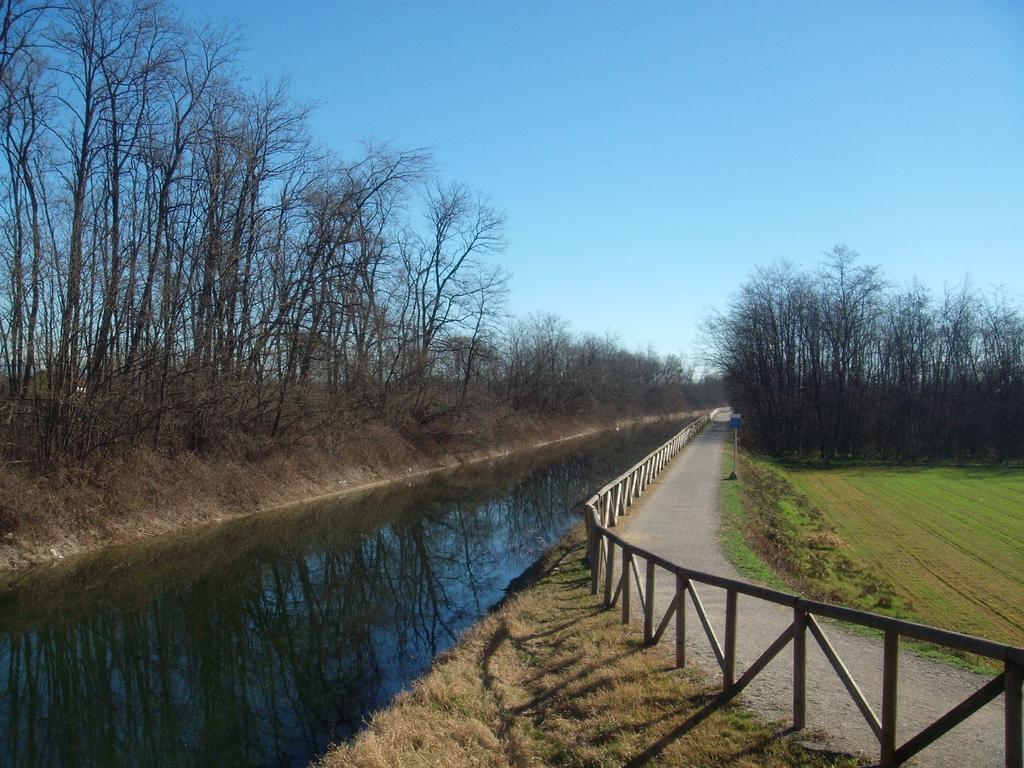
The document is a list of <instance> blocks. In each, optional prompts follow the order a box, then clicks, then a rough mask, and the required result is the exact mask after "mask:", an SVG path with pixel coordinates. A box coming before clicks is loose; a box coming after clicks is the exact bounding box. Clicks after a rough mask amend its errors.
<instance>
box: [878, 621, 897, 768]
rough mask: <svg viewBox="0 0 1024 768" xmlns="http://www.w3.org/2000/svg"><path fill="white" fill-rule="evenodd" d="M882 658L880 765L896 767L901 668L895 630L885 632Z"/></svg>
mask: <svg viewBox="0 0 1024 768" xmlns="http://www.w3.org/2000/svg"><path fill="white" fill-rule="evenodd" d="M883 654H884V655H883V657H882V733H881V736H880V737H879V740H880V741H881V743H882V749H881V759H880V761H879V762H880V764H881V765H882V767H883V768H890V766H894V765H896V693H897V687H898V686H897V683H898V678H899V668H900V636H899V633H898V632H896V631H895V630H893V629H887V630H885V650H884V651H883Z"/></svg>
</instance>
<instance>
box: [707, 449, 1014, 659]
mask: <svg viewBox="0 0 1024 768" xmlns="http://www.w3.org/2000/svg"><path fill="white" fill-rule="evenodd" d="M729 463H730V464H731V457H730V458H729ZM721 502H722V511H723V533H722V535H723V542H724V544H725V548H726V551H727V554H728V555H729V556H730V558H731V560H732V561H733V563H734V564H735V565H736V566H737V567H738V568H739V569H741V570H742V571H743V572H744V573H745V574H746V575H748V576H749V577H751V578H754V579H759V580H761V581H765V582H767V583H769V584H773V585H775V586H783V585H788V586H789V587H791V588H794V589H797V590H799V591H801V592H802V593H805V594H809V595H813V596H815V597H819V598H821V599H825V600H828V601H830V602H837V603H841V604H844V605H851V606H854V607H857V608H863V609H866V610H870V611H876V612H879V613H884V614H888V615H891V616H898V617H902V618H907V619H911V620H914V621H920V622H923V623H926V624H932V625H934V626H938V627H943V628H946V629H952V630H955V631H958V632H966V633H968V634H974V635H980V636H982V637H988V638H991V639H993V640H999V641H1002V642H1006V643H1012V644H1015V645H1024V568H1022V563H1024V516H1022V515H1021V514H1020V510H1021V508H1022V507H1024V471H1022V470H1020V469H1004V468H994V467H928V468H917V467H863V466H857V467H838V468H836V467H833V468H821V467H815V466H813V465H811V466H794V465H786V466H783V465H780V464H778V463H775V462H770V461H766V460H763V459H758V458H755V457H752V456H750V455H749V454H743V455H741V466H740V482H739V483H727V484H724V487H723V491H722V498H721ZM940 655H944V654H940ZM975 664H976V661H972V662H970V663H969V665H971V666H973V665H975Z"/></svg>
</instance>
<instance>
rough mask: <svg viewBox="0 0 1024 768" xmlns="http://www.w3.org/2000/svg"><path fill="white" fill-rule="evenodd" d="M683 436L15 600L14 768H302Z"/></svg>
mask: <svg viewBox="0 0 1024 768" xmlns="http://www.w3.org/2000/svg"><path fill="white" fill-rule="evenodd" d="M671 432H672V430H671V429H670V428H666V427H651V428H647V429H643V430H632V431H627V432H620V433H617V434H615V435H609V436H605V437H602V438H599V439H593V440H588V441H585V442H578V443H575V444H574V445H573V446H572V447H569V448H564V447H563V448H560V449H552V450H547V451H545V452H542V453H537V454H533V455H531V456H528V457H523V458H520V459H515V460H510V461H506V462H503V463H500V464H497V465H494V466H493V467H475V468H472V469H470V470H463V471H461V472H458V473H453V474H448V475H444V476H440V477H434V478H431V479H430V480H429V481H428V482H424V483H420V484H417V485H414V486H410V487H406V488H397V489H389V490H383V491H378V492H375V493H372V494H367V495H363V496H360V497H358V498H351V499H347V500H340V501H339V500H335V501H331V502H324V503H320V504H317V505H314V506H310V507H309V508H306V509H303V510H301V511H298V510H295V511H291V512H287V513H268V514H266V515H258V516H254V517H253V518H248V519H246V520H241V521H236V522H234V523H228V524H225V525H223V526H218V527H216V528H212V529H206V530H204V531H202V532H197V533H196V534H194V535H190V536H179V537H170V538H168V539H167V540H165V541H157V542H152V543H149V544H145V545H136V546H133V547H122V548H119V549H117V550H110V551H108V552H105V553H100V554H98V555H97V556H95V557H91V558H83V559H81V560H79V561H76V562H74V563H70V564H68V565H66V566H64V567H61V568H56V569H53V570H51V571H45V572H39V573H34V574H29V575H24V576H17V577H14V578H11V579H8V583H6V584H4V585H0V741H2V742H3V745H4V748H3V750H2V751H0V765H2V766H8V765H10V766H35V765H83V766H87V765H111V766H114V765H117V766H128V765H133V766H134V765H152V766H157V765H201V766H205V765H218V766H231V765H306V764H307V763H308V762H309V760H310V759H311V757H313V756H315V755H317V754H319V753H321V752H322V751H323V750H324V749H325V748H326V746H327V745H328V744H329V743H330V742H331V741H332V740H341V739H344V738H347V737H348V736H350V735H351V733H352V732H353V731H354V730H356V729H358V728H359V727H360V725H361V724H362V723H363V722H364V721H365V719H366V718H367V717H368V715H369V714H370V713H371V712H372V711H374V710H375V709H377V708H379V707H380V706H382V705H383V704H384V703H386V702H387V701H388V700H390V699H391V697H392V696H394V694H395V693H396V692H397V691H399V690H400V689H401V688H403V687H404V686H406V685H407V684H408V683H409V682H410V681H411V680H412V679H414V678H416V677H418V676H419V675H420V674H422V673H423V672H424V671H425V670H426V669H427V668H428V667H429V665H430V663H431V660H432V659H433V657H434V656H436V655H437V653H439V652H441V651H443V650H445V649H447V648H449V647H451V645H452V644H453V643H454V642H455V640H456V638H457V637H458V635H459V634H460V633H461V632H462V631H464V630H465V629H466V628H467V627H469V626H470V625H471V624H473V623H474V622H475V621H476V620H477V619H479V618H480V617H481V616H482V615H483V614H484V613H485V612H486V611H487V609H488V608H489V607H490V606H492V605H494V604H495V603H496V602H497V601H498V600H500V599H501V597H502V596H503V594H504V591H505V588H506V587H507V586H508V584H509V582H510V581H511V580H512V579H513V578H514V577H515V576H517V575H518V574H520V573H522V571H523V570H525V569H526V568H527V567H528V566H529V565H530V563H532V562H533V561H534V560H536V558H537V557H538V556H539V554H540V553H541V552H542V551H543V550H544V549H545V548H546V547H548V546H550V545H551V544H553V543H554V542H555V541H557V539H558V538H559V537H560V536H562V534H564V532H565V531H566V530H567V529H568V528H569V526H571V525H572V524H573V522H575V520H576V519H577V518H576V516H575V514H574V513H573V512H572V510H571V509H570V507H571V505H572V504H573V503H574V502H576V501H578V500H579V499H581V498H582V497H583V496H584V495H585V493H586V491H587V490H588V489H589V490H592V489H594V488H595V487H596V486H597V485H600V484H602V483H604V482H605V481H607V480H609V479H610V478H611V477H612V476H613V475H615V474H617V473H618V472H620V471H622V470H623V469H625V468H626V467H627V466H629V465H630V464H632V463H633V462H634V461H636V460H637V459H638V458H639V457H640V456H641V455H642V454H643V453H644V452H646V451H648V450H650V449H652V448H653V447H654V446H655V445H657V444H658V443H660V442H661V441H662V440H664V439H666V438H667V437H668V435H670V434H671Z"/></svg>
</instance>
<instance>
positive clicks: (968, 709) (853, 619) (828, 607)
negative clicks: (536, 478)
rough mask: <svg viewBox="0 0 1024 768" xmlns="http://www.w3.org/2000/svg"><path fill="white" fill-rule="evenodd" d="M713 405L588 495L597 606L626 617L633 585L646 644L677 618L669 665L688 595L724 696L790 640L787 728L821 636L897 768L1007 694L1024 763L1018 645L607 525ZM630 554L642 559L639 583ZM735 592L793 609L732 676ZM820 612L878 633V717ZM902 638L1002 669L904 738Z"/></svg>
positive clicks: (797, 711)
mask: <svg viewBox="0 0 1024 768" xmlns="http://www.w3.org/2000/svg"><path fill="white" fill-rule="evenodd" d="M722 410H724V409H718V410H716V411H713V412H711V413H710V414H707V415H705V416H702V417H701V418H699V419H697V420H696V421H694V422H693V423H691V424H690V425H688V426H687V427H686V428H685V429H683V430H682V431H681V432H679V433H678V434H677V435H676V436H675V437H673V438H672V439H671V440H669V441H668V442H666V443H665V444H664V445H662V446H660V447H659V448H657V449H655V450H654V451H653V452H652V453H650V454H649V455H648V456H646V457H644V458H643V459H642V460H641V461H640V462H638V463H637V464H635V465H634V466H633V467H631V468H630V469H628V470H626V471H625V472H624V473H623V474H621V475H620V476H619V477H617V478H615V479H614V480H612V481H611V482H610V483H608V484H607V485H606V486H604V487H603V488H602V489H601V490H599V491H598V492H597V493H596V494H594V495H593V496H592V497H590V498H589V499H588V500H587V501H586V502H585V503H584V506H585V515H584V519H585V522H586V527H587V555H588V560H589V563H590V570H591V593H592V594H595V595H596V594H597V593H598V591H599V588H600V587H601V583H602V576H603V587H604V604H605V606H606V607H608V608H611V607H614V606H615V605H616V603H619V604H621V610H622V621H623V623H626V622H628V621H629V620H630V611H631V608H632V606H631V604H630V603H631V596H630V593H631V592H632V589H631V588H630V581H633V582H634V583H635V584H636V590H637V594H638V596H639V599H640V610H641V611H642V613H643V621H644V642H645V643H646V644H648V645H653V644H655V643H657V642H659V641H660V640H661V638H662V637H663V636H664V634H665V631H666V630H667V628H668V625H669V622H670V621H671V619H672V618H673V616H675V617H676V623H675V630H676V631H675V656H676V666H677V667H683V666H684V665H685V664H686V602H687V596H689V598H690V601H691V602H692V604H693V607H694V609H695V611H696V614H697V618H698V619H699V621H700V624H701V627H702V628H703V630H704V633H705V634H706V635H707V638H708V641H709V642H710V644H711V650H712V651H713V652H714V654H715V658H716V659H717V660H718V664H719V666H720V667H721V669H722V697H721V700H722V703H724V702H725V701H727V700H729V699H731V698H732V697H734V696H735V695H736V694H738V693H739V692H740V691H742V690H743V689H744V688H745V687H746V686H747V685H748V684H749V683H750V682H751V680H753V679H754V678H755V677H756V676H757V675H758V673H759V672H761V670H763V669H764V668H765V667H766V666H767V665H768V663H769V662H770V661H771V660H772V659H773V658H775V656H777V655H778V654H779V652H780V651H782V650H783V648H785V647H786V646H787V645H789V644H790V643H792V644H793V726H794V727H795V728H797V729H799V728H803V727H804V725H805V721H806V714H807V697H806V690H807V635H808V633H810V635H811V637H813V638H814V640H815V641H816V642H817V643H818V645H819V646H820V647H821V650H822V651H823V653H824V654H825V657H826V658H827V659H828V661H829V663H830V664H831V665H832V668H833V669H834V670H835V672H836V674H837V675H838V676H839V679H840V680H841V681H842V683H843V685H844V686H845V688H846V690H847V691H848V692H849V694H850V697H851V698H852V699H853V701H854V703H855V704H856V705H857V708H858V709H859V710H860V712H861V714H862V715H863V716H864V719H865V720H866V721H867V723H868V726H870V728H871V730H872V731H873V732H874V734H875V737H876V738H877V739H878V742H879V745H880V748H881V749H880V753H881V754H880V764H881V765H882V766H886V767H888V766H896V765H899V764H900V763H903V762H904V761H905V760H908V759H909V758H910V757H912V756H913V755H915V754H917V753H918V752H920V751H921V750H922V749H924V748H925V747H927V746H928V745H929V744H931V743H932V742H934V741H935V740H936V739H938V738H939V737H940V736H942V735H943V734H945V733H947V732H948V731H949V730H950V729H952V728H953V727H955V726H956V725H958V724H959V723H961V722H963V721H964V720H966V719H967V718H968V717H970V716H971V715H972V714H974V713H975V712H977V711H978V710H979V709H981V708H982V707H983V706H984V705H985V704H987V703H988V702H990V701H992V700H993V699H995V698H996V697H997V696H999V695H1000V694H1002V695H1003V698H1004V711H1005V739H1006V766H1007V768H1024V766H1022V749H1021V683H1022V677H1024V649H1022V648H1017V647H1014V646H1010V645H1005V644H1003V643H996V642H993V641H991V640H985V639H984V638H980V637H973V636H971V635H962V634H960V633H958V632H950V631H947V630H943V629H937V628H935V627H929V626H925V625H923V624H915V623H913V622H910V621H902V620H900V619H894V618H891V617H889V616H882V615H880V614H876V613H870V612H868V611H861V610H856V609H853V608H844V607H842V606H838V605H832V604H830V603H821V602H817V601H815V600H806V599H804V598H802V597H799V596H797V595H793V594H789V593H787V592H780V591H778V590H774V589H769V588H767V587H762V586H758V585H756V584H750V583H747V582H744V581H738V580H736V579H727V578H723V577H721V576H715V575H713V574H710V573H702V572H700V571H695V570H692V569H690V568H686V567H684V566H682V565H678V564H676V563H672V562H669V561H668V560H665V559H664V558H662V557H659V556H658V555H655V554H653V553H651V552H648V551H646V550H644V549H641V548H640V547H637V546H635V545H633V544H630V543H629V542H628V541H626V540H625V539H623V538H622V537H620V536H617V535H616V534H615V533H614V532H612V531H611V530H610V529H611V528H614V527H615V523H616V519H617V518H618V517H620V516H621V515H623V514H625V512H626V510H627V509H628V508H629V507H630V506H631V505H632V504H633V503H634V502H635V501H636V499H637V498H639V497H640V496H641V495H642V494H643V492H644V490H645V489H646V488H647V486H648V485H650V483H651V482H652V481H653V480H654V478H655V477H657V476H658V473H659V472H661V470H662V469H664V468H665V466H666V465H667V464H668V462H669V461H670V460H671V459H672V457H673V456H675V455H676V454H677V453H679V451H681V450H682V449H683V447H684V446H685V445H686V443H687V442H689V441H690V439H691V438H693V437H694V436H695V435H696V434H697V433H699V432H700V431H701V430H702V429H703V428H704V427H705V426H706V425H707V423H708V422H709V421H711V420H712V419H713V418H714V417H715V416H716V415H717V414H718V413H719V412H720V411H722ZM617 559H618V560H620V561H621V563H620V567H619V575H618V579H616V578H615V573H616V567H615V565H616V560H617ZM637 560H643V561H644V562H645V564H646V570H645V576H644V579H643V580H642V581H643V583H641V578H640V573H639V570H638V569H637ZM657 569H661V570H662V571H664V572H665V573H666V575H667V576H669V577H670V578H672V579H674V580H675V597H674V599H673V600H672V603H671V604H670V605H669V606H668V609H667V610H666V611H665V613H664V615H663V616H662V617H661V620H660V622H658V623H657V626H655V615H654V583H655V577H656V574H657ZM698 584H700V585H707V586H710V587H717V588H719V589H723V590H725V593H726V608H725V635H724V637H723V638H722V640H719V638H718V636H717V635H716V634H715V630H714V628H713V627H712V626H711V622H710V621H709V619H708V616H707V612H706V611H705V609H704V604H703V602H702V601H701V598H700V595H699V594H698V592H697V587H696V585H698ZM739 595H746V596H747V597H751V598H754V599H756V600H766V601H768V602H770V603H775V604H776V605H781V606H785V607H787V608H789V609H791V610H792V612H793V621H792V623H791V624H790V625H789V626H788V627H787V628H786V629H785V630H784V631H783V632H782V634H780V635H779V636H778V637H777V638H776V639H775V640H774V641H772V643H771V644H770V645H769V646H768V647H767V649H766V650H765V651H764V652H763V653H762V654H761V655H760V657H758V659H757V660H756V661H755V662H754V663H753V664H751V665H750V667H748V668H747V669H746V670H745V671H744V672H743V673H742V674H740V675H739V677H737V676H736V671H737V670H736V624H737V598H738V596H739ZM819 618H827V619H832V620H835V621H840V622H846V623H849V624H856V625H859V626H862V627H870V628H872V629H875V630H879V631H881V632H882V633H883V637H884V641H883V658H882V714H881V717H879V715H878V714H877V713H876V712H875V710H874V709H873V708H872V707H871V705H870V704H869V703H868V701H867V699H865V698H864V694H863V693H862V692H861V689H860V687H859V686H858V685H857V682H856V681H855V680H854V679H853V676H852V675H851V674H850V671H849V670H848V669H847V668H846V665H845V664H844V663H843V660H842V659H841V658H840V657H839V654H838V653H837V652H836V649H835V648H834V647H833V645H832V643H831V642H829V639H828V637H827V636H826V634H825V632H824V630H823V629H822V626H821V624H820V623H819V622H818V619H819ZM902 637H906V638H910V639H913V640H919V641H923V642H926V643H932V644H934V645H938V646H941V647H943V648H948V649H952V650H956V651H962V652H966V653H973V654H977V655H979V656H984V657H987V658H990V659H994V660H996V661H999V662H1002V664H1003V671H1002V672H1000V673H999V674H998V675H996V676H995V677H994V678H993V679H991V680H990V681H989V682H987V683H986V684H985V685H983V686H982V687H981V688H979V689H978V690H977V691H975V692H974V693H972V694H971V695H970V696H968V697H967V698H966V699H964V700H963V701H962V702H960V703H959V704H957V705H956V706H954V707H953V708H952V709H950V710H949V711H948V712H947V713H946V714H944V715H943V716H942V717H940V718H938V719H937V720H935V721H934V722H932V723H931V724H930V725H928V726H927V727H926V728H924V729H923V730H922V731H921V732H920V733H918V734H917V735H915V736H914V737H913V738H911V739H908V740H907V741H905V742H904V743H903V744H898V743H897V739H896V728H897V705H896V693H897V687H898V684H899V675H898V671H899V645H900V638H902Z"/></svg>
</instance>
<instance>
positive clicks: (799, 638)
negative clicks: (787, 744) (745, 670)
mask: <svg viewBox="0 0 1024 768" xmlns="http://www.w3.org/2000/svg"><path fill="white" fill-rule="evenodd" d="M805 725H807V614H806V613H804V611H803V609H802V608H801V607H800V606H799V605H796V606H794V607H793V727H794V728H795V729H796V730H800V729H801V728H803V727H804V726H805Z"/></svg>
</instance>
